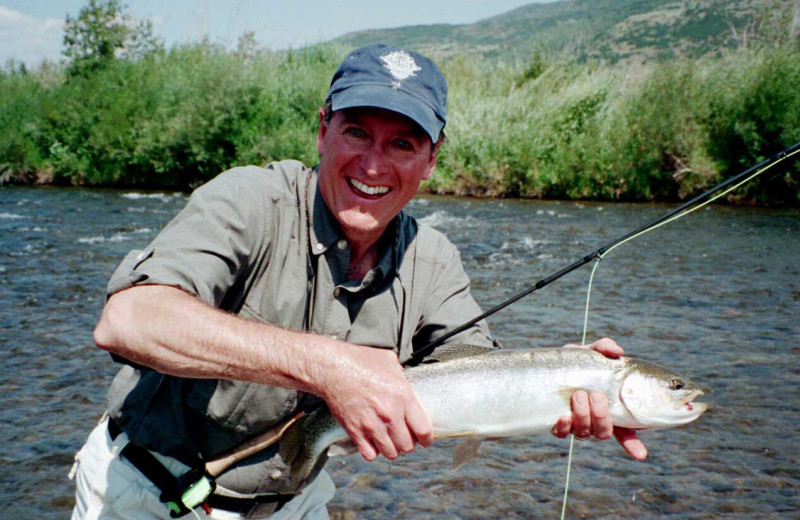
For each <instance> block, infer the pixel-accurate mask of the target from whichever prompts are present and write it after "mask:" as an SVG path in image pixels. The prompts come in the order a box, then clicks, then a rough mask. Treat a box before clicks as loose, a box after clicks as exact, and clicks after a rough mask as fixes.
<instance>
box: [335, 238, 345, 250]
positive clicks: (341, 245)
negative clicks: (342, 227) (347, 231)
mask: <svg viewBox="0 0 800 520" xmlns="http://www.w3.org/2000/svg"><path fill="white" fill-rule="evenodd" d="M336 245H337V246H338V247H339V249H347V240H345V239H341V240H339V242H337V243H336Z"/></svg>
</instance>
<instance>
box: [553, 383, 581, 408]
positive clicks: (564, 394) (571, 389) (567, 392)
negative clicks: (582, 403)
mask: <svg viewBox="0 0 800 520" xmlns="http://www.w3.org/2000/svg"><path fill="white" fill-rule="evenodd" d="M578 390H585V389H584V388H579V387H577V386H562V387H561V388H559V389H558V396H559V397H560V398H561V399H562V400H563V401H564V403H565V404H566V405H567V406H569V404H570V399H572V394H574V393H575V392H577V391H578Z"/></svg>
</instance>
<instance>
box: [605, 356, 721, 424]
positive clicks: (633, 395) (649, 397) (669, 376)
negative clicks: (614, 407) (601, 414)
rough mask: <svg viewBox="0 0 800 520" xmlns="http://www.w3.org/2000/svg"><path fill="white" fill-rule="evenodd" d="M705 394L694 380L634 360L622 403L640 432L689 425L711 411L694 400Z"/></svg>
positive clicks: (622, 394)
mask: <svg viewBox="0 0 800 520" xmlns="http://www.w3.org/2000/svg"><path fill="white" fill-rule="evenodd" d="M704 393H705V392H704V391H703V389H701V388H700V387H699V386H697V385H696V384H694V383H693V382H692V381H691V380H690V379H688V378H686V377H684V376H682V375H680V374H677V373H675V372H673V371H672V370H669V369H667V368H664V367H662V366H659V365H656V364H653V363H647V362H643V361H640V360H630V365H629V367H628V370H626V375H625V379H624V381H623V383H622V387H621V388H620V393H619V397H620V401H621V402H622V404H623V405H624V406H625V408H626V409H627V411H628V412H629V413H630V414H631V416H632V417H633V419H634V422H635V424H634V425H631V426H632V427H634V428H639V429H656V428H672V427H675V426H680V425H682V424H687V423H690V422H692V421H694V420H695V419H697V418H698V417H700V416H701V415H702V414H703V412H705V411H706V410H707V409H708V405H706V404H705V403H698V402H695V401H694V400H695V399H696V398H698V397H700V396H701V395H703V394H704Z"/></svg>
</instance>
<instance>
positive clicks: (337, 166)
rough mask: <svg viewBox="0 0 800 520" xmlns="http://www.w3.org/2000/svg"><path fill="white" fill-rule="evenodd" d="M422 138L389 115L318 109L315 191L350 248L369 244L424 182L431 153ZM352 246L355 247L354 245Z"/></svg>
mask: <svg viewBox="0 0 800 520" xmlns="http://www.w3.org/2000/svg"><path fill="white" fill-rule="evenodd" d="M437 149H438V147H434V146H433V145H432V143H431V140H430V138H429V137H428V134H426V133H425V132H424V131H423V130H422V129H421V128H420V127H419V126H418V125H417V124H416V123H414V122H413V121H412V120H411V119H409V118H407V117H405V116H403V115H400V114H398V113H396V112H392V111H390V110H383V109H379V108H351V109H345V110H337V111H336V112H334V113H333V117H332V118H331V119H330V121H328V122H325V112H324V111H323V110H320V124H319V132H318V134H317V150H318V151H319V154H320V164H319V188H320V191H321V193H322V196H323V198H324V199H325V202H326V203H327V205H328V208H329V209H330V210H331V212H332V213H333V214H334V215H335V217H336V219H337V220H338V221H339V224H340V225H341V226H342V231H343V232H344V234H345V235H346V236H347V238H348V240H349V241H350V242H351V245H358V243H359V242H362V243H371V242H373V241H375V240H377V239H378V238H380V236H381V234H383V231H384V230H385V229H386V226H387V225H389V223H390V222H391V221H392V219H393V218H394V217H395V216H396V215H397V213H399V212H400V210H401V209H403V206H405V205H406V204H407V203H408V201H410V200H411V199H412V198H413V197H414V195H416V193H417V190H418V189H419V183H420V182H421V181H422V180H423V179H428V178H430V176H431V174H432V173H433V167H434V166H435V164H436V152H437ZM354 242H355V244H354Z"/></svg>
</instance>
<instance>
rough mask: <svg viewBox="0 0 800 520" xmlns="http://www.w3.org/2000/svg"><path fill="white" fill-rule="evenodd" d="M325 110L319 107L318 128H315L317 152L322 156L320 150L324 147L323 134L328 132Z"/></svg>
mask: <svg viewBox="0 0 800 520" xmlns="http://www.w3.org/2000/svg"><path fill="white" fill-rule="evenodd" d="M325 116H326V112H325V109H324V108H320V109H319V129H318V130H317V153H319V156H320V157H322V150H324V149H325V146H324V144H325V136H326V135H327V134H328V124H327V123H326V122H325Z"/></svg>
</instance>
